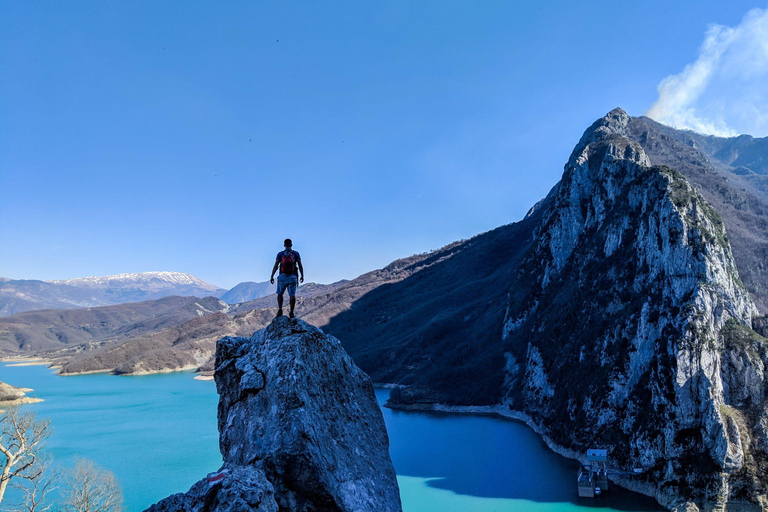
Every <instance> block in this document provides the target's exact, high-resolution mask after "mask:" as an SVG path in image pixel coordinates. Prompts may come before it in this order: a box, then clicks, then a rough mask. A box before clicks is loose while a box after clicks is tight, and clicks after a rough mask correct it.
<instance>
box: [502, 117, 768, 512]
mask: <svg viewBox="0 0 768 512" xmlns="http://www.w3.org/2000/svg"><path fill="white" fill-rule="evenodd" d="M629 120H630V118H629V117H628V116H627V114H626V113H624V112H623V111H621V110H620V109H616V110H614V111H612V112H611V113H609V114H608V115H607V116H606V117H605V118H603V119H600V120H598V121H597V122H596V123H595V124H594V125H593V126H591V127H590V128H589V129H588V130H587V131H586V132H585V134H584V136H583V137H582V139H581V141H580V142H579V144H578V145H577V146H576V148H575V149H574V151H573V153H572V155H571V157H570V159H569V161H568V163H567V165H566V168H565V172H564V175H563V178H562V180H561V182H560V183H559V184H558V186H557V187H556V188H555V189H554V190H553V193H552V194H551V195H550V197H549V198H548V200H547V201H546V204H545V205H543V206H542V207H541V208H542V209H543V211H542V215H543V217H542V222H541V224H540V225H539V227H538V228H537V230H536V232H535V242H534V244H533V246H532V247H531V249H530V250H529V252H528V253H527V255H526V257H525V259H524V261H523V263H522V264H521V266H520V268H519V270H518V272H517V276H516V278H515V279H514V281H513V286H512V287H511V289H510V290H511V291H510V299H509V305H508V310H507V314H506V318H505V323H504V329H503V341H502V343H503V347H504V351H505V360H506V368H505V378H504V385H503V390H502V396H503V399H502V400H503V402H504V403H505V404H507V405H508V406H509V407H510V408H512V409H517V410H521V411H523V412H525V413H527V414H528V415H530V416H531V417H532V419H533V421H534V422H535V423H536V424H538V425H539V426H540V427H541V428H542V430H543V431H544V432H545V433H546V434H547V435H548V436H549V437H551V438H552V439H553V440H554V441H555V442H557V443H559V444H561V445H563V446H565V447H567V448H572V449H575V450H577V451H582V452H583V451H584V450H585V449H586V448H587V447H589V446H595V445H600V446H605V447H608V448H609V449H610V456H611V458H612V460H613V461H614V462H615V463H616V464H617V465H618V466H620V467H621V468H622V469H625V470H628V471H633V470H634V469H635V468H639V469H640V470H641V471H642V473H641V474H640V475H639V476H638V477H637V479H636V480H635V481H636V482H637V481H641V482H646V483H647V484H648V485H649V487H648V488H653V489H654V492H655V493H656V496H657V498H658V499H659V500H660V501H661V502H662V503H664V504H665V505H667V506H670V507H673V506H676V505H679V504H682V503H684V502H686V501H688V502H690V503H695V504H697V505H698V506H703V504H704V503H705V502H716V503H718V502H719V503H724V502H726V501H729V500H730V501H733V500H745V501H748V502H752V503H755V502H758V501H761V500H762V501H763V502H764V501H765V495H766V483H768V482H767V480H768V477H766V475H765V474H764V472H763V470H762V469H760V467H761V466H762V465H763V464H764V462H765V461H766V455H767V454H766V449H767V448H768V437H767V436H766V434H768V414H767V413H766V407H765V404H766V396H765V391H764V381H765V372H764V370H765V366H766V364H768V349H767V348H768V345H766V340H765V338H763V337H762V336H760V335H759V334H757V333H755V332H754V331H753V330H752V320H753V317H754V316H756V315H757V309H756V308H755V306H754V304H753V302H752V299H751V298H750V295H749V293H748V292H747V291H746V289H745V288H744V285H743V284H742V283H741V281H740V279H739V276H738V271H737V269H736V265H735V263H734V259H733V255H732V253H731V248H730V245H729V243H728V237H727V234H726V232H725V229H724V227H723V223H722V221H721V219H720V216H719V215H718V213H717V212H716V211H715V210H714V209H713V208H712V207H711V206H709V204H708V203H706V202H705V201H704V200H703V199H702V198H701V197H700V196H699V194H698V193H697V192H696V191H695V190H694V189H693V187H691V186H690V185H689V183H688V182H687V181H686V180H685V179H684V178H683V177H682V175H680V174H679V173H678V172H676V171H675V170H673V169H671V168H668V167H655V166H651V165H650V161H649V159H648V157H647V156H646V154H645V152H644V151H643V149H642V147H641V146H640V145H639V144H638V143H636V142H634V141H632V140H630V139H629V137H628V131H627V125H628V122H629Z"/></svg>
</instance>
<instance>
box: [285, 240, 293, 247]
mask: <svg viewBox="0 0 768 512" xmlns="http://www.w3.org/2000/svg"><path fill="white" fill-rule="evenodd" d="M283 247H285V248H286V249H290V248H291V247H293V242H291V239H290V238H286V239H285V242H283Z"/></svg>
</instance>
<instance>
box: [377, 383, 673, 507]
mask: <svg viewBox="0 0 768 512" xmlns="http://www.w3.org/2000/svg"><path fill="white" fill-rule="evenodd" d="M388 395H389V393H388V391H387V390H383V389H378V390H376V397H377V398H378V400H379V403H384V402H385V401H386V399H387V397H388ZM383 411H384V421H385V422H386V423H387V431H388V432H389V436H390V453H391V455H392V462H393V463H394V465H395V469H396V470H397V474H398V475H401V476H404V477H417V478H414V479H407V480H404V482H406V485H407V490H406V491H403V490H401V496H402V498H403V505H404V507H406V506H407V507H408V508H407V509H406V510H408V512H416V511H432V510H435V511H437V510H441V509H440V508H435V506H433V503H432V502H431V501H429V502H427V501H424V502H423V503H422V502H419V501H410V500H411V499H414V497H417V496H423V498H424V499H425V500H426V497H427V496H430V497H434V498H435V500H437V501H439V502H443V501H444V500H445V499H448V498H447V496H454V497H455V499H456V503H457V504H458V503H462V504H463V505H461V507H469V505H468V504H467V503H468V501H467V499H465V497H474V498H476V499H477V506H478V507H482V506H491V505H490V504H492V507H493V508H451V510H457V511H458V510H513V509H514V510H521V511H523V510H524V511H528V510H531V511H534V510H536V511H538V510H548V511H562V510H571V509H572V508H574V507H576V508H581V509H582V510H584V507H590V508H591V507H607V508H608V509H616V510H624V511H646V510H664V509H663V508H662V507H660V506H659V505H658V504H657V503H656V501H655V500H653V499H651V498H648V497H646V496H642V495H639V494H635V493H631V492H628V491H626V490H624V489H621V488H617V487H614V488H612V489H611V491H610V492H609V493H606V494H605V495H604V496H602V497H600V498H597V499H589V498H579V497H578V496H577V492H576V491H577V489H576V471H577V469H578V467H579V466H578V463H577V462H575V461H571V460H570V459H566V458H565V457H561V456H560V455H557V454H556V453H554V452H552V451H551V450H550V449H549V448H547V446H546V445H545V444H544V442H543V441H542V440H541V438H539V436H538V435H537V434H536V433H535V432H533V431H532V430H531V429H530V428H528V426H526V425H524V424H522V423H519V422H515V421H510V420H506V419H499V418H493V417H484V416H473V415H459V414H447V413H433V412H430V413H426V412H425V413H420V412H403V411H394V410H391V409H387V408H384V409H383ZM425 489H429V490H434V491H436V490H443V491H450V492H448V493H446V494H441V493H432V492H428V491H425ZM420 493H421V494H420ZM481 498H482V499H481ZM419 499H421V498H419ZM430 499H431V498H430ZM470 501H471V500H470ZM505 502H508V503H507V505H503V506H502V505H500V504H501V503H505ZM427 503H429V506H427ZM473 503H474V502H473ZM481 504H484V505H481ZM539 504H541V505H545V506H543V508H542V506H539ZM456 506H458V505H456ZM472 506H475V505H472ZM412 507H413V508H412ZM505 507H506V508H505ZM442 510H448V509H445V508H443V509H442Z"/></svg>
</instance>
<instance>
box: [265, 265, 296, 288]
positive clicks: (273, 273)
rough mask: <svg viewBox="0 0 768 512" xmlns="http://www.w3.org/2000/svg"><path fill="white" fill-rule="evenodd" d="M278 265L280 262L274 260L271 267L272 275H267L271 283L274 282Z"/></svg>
mask: <svg viewBox="0 0 768 512" xmlns="http://www.w3.org/2000/svg"><path fill="white" fill-rule="evenodd" d="M279 266H280V262H279V261H276V262H275V266H274V267H272V275H271V276H269V282H270V283H272V284H275V271H277V267H279ZM302 273H303V272H302Z"/></svg>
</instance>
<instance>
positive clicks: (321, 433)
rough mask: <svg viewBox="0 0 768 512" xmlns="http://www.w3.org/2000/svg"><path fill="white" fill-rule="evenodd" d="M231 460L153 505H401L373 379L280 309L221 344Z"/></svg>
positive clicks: (377, 511) (385, 508)
mask: <svg viewBox="0 0 768 512" xmlns="http://www.w3.org/2000/svg"><path fill="white" fill-rule="evenodd" d="M215 379H216V387H217V390H218V392H219V395H220V400H219V412H218V419H219V432H220V443H219V444H220V448H221V453H222V455H223V456H224V467H223V468H222V472H220V474H219V475H216V476H211V475H209V478H206V479H204V480H202V481H200V482H198V483H197V484H195V485H194V486H193V487H192V489H190V491H189V492H187V493H186V494H176V495H173V496H170V497H168V498H166V499H164V500H163V501H161V502H159V503H157V504H155V505H153V506H152V507H150V508H149V510H150V511H152V512H161V511H172V510H183V511H190V512H191V511H221V512H223V511H240V510H243V511H245V510H259V511H278V510H279V511H307V512H309V511H345V512H346V511H349V512H352V511H355V512H365V511H371V512H390V511H391V512H397V511H400V510H401V505H400V496H399V489H398V485H397V480H396V477H395V470H394V468H393V466H392V461H391V460H390V458H389V439H388V437H387V432H386V428H385V426H384V419H383V416H382V414H381V410H380V409H379V406H378V403H377V402H376V397H375V395H374V391H373V386H372V384H371V381H370V379H369V378H368V376H367V375H366V374H365V373H364V372H363V371H362V370H360V369H359V368H358V367H357V366H355V364H354V363H353V362H352V360H351V359H350V357H349V356H348V355H347V353H346V352H345V351H344V349H343V348H342V347H341V344H340V343H339V341H338V340H337V339H335V338H334V337H332V336H328V335H325V334H324V333H323V332H322V331H321V330H319V329H317V328H315V327H313V326H311V325H309V324H307V323H305V322H302V321H300V320H295V319H294V320H289V319H288V318H285V317H281V318H278V319H276V320H274V321H273V322H272V323H271V324H270V325H269V326H268V327H267V328H266V329H263V330H261V331H258V332H257V333H255V334H254V335H253V337H251V338H250V339H248V338H234V337H229V338H223V339H221V340H219V342H218V344H217V348H216V373H215Z"/></svg>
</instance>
